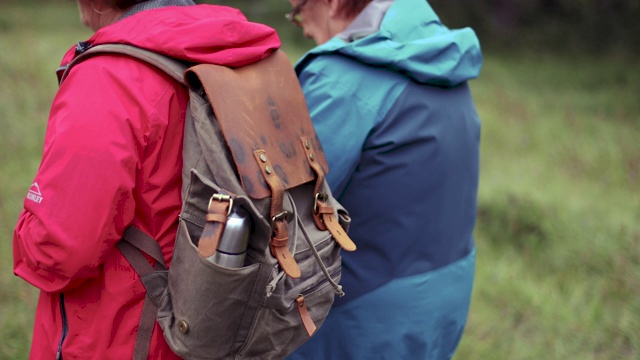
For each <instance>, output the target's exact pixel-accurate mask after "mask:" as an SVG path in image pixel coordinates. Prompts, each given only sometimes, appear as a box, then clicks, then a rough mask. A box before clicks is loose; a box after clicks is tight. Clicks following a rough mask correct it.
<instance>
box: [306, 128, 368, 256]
mask: <svg viewBox="0 0 640 360" xmlns="http://www.w3.org/2000/svg"><path fill="white" fill-rule="evenodd" d="M300 140H301V141H302V148H303V149H304V152H305V153H306V154H307V162H308V163H309V166H310V167H311V169H312V170H313V171H314V172H315V173H316V175H317V179H316V185H315V199H314V201H313V221H314V222H315V223H316V227H317V228H318V229H320V230H323V231H324V230H328V231H329V232H330V233H331V236H333V238H334V239H336V241H337V242H338V244H339V245H340V247H341V248H343V249H344V250H346V251H355V250H356V244H355V243H354V242H353V240H351V238H350V237H349V235H347V233H346V231H344V229H343V228H342V226H340V224H339V223H338V221H337V219H336V216H335V214H334V213H335V210H334V209H333V207H331V206H329V205H328V204H327V200H328V199H329V197H328V195H327V194H325V193H324V192H321V191H320V190H321V188H322V185H323V183H324V172H323V171H322V167H321V166H320V164H318V162H317V161H316V159H315V155H314V154H313V150H312V147H311V142H310V141H309V139H308V138H306V137H302V138H300Z"/></svg>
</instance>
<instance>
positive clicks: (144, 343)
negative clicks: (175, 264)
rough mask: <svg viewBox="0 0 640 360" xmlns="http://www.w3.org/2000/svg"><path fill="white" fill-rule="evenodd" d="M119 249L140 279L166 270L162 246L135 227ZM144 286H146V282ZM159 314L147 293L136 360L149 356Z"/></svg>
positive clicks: (134, 355) (138, 336) (141, 317)
mask: <svg viewBox="0 0 640 360" xmlns="http://www.w3.org/2000/svg"><path fill="white" fill-rule="evenodd" d="M117 247H118V249H119V250H120V252H121V253H122V255H123V256H124V257H125V258H126V259H127V261H129V263H130V264H131V266H132V267H133V269H134V270H135V271H136V272H137V273H138V275H139V276H140V279H143V278H144V277H145V276H147V275H150V274H152V273H154V272H155V271H162V270H166V264H165V261H164V257H163V256H162V251H161V249H160V245H158V243H157V242H156V241H155V240H154V239H153V238H152V237H150V236H149V235H147V234H145V233H144V232H142V231H140V230H138V229H137V228H135V227H133V226H130V227H128V228H127V229H126V230H125V232H124V234H123V236H122V241H119V242H118V244H117ZM143 252H144V253H146V254H147V255H149V256H151V257H152V258H153V259H154V260H155V261H156V265H155V267H153V266H151V264H149V261H147V258H146V257H145V256H144V255H143ZM142 284H143V285H144V284H145V283H144V281H143V282H142ZM145 288H146V285H145ZM157 312H158V306H157V305H156V304H155V302H154V301H153V300H152V299H151V296H150V295H149V291H147V293H146V295H145V298H144V303H143V304H142V314H141V316H140V324H139V327H138V334H137V335H136V344H135V348H134V351H133V359H134V360H146V359H147V357H148V355H149V346H150V345H151V336H152V334H153V327H154V325H155V322H156V314H157Z"/></svg>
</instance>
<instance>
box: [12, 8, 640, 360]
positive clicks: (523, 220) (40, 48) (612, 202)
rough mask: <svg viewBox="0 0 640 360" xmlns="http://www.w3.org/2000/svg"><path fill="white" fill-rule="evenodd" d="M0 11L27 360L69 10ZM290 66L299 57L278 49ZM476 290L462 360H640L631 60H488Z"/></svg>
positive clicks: (481, 82)
mask: <svg viewBox="0 0 640 360" xmlns="http://www.w3.org/2000/svg"><path fill="white" fill-rule="evenodd" d="M25 4H27V2H22V4H21V5H10V4H6V3H4V4H3V5H2V11H0V53H1V54H2V55H1V56H0V84H2V86H0V339H1V340H0V359H11V360H13V359H26V358H27V356H28V348H29V344H30V340H31V339H30V337H31V328H32V325H33V312H34V308H35V304H36V301H37V296H38V294H37V291H35V290H34V289H33V288H32V287H30V286H29V285H28V284H26V283H24V282H23V281H22V280H20V279H18V278H16V277H14V276H13V274H12V264H11V261H12V260H11V259H12V256H11V254H12V251H11V236H12V229H13V226H14V225H15V221H16V219H17V216H18V213H19V211H20V209H21V207H22V201H23V198H24V195H25V194H26V191H27V189H28V187H29V185H30V183H31V180H32V178H33V176H34V174H35V172H36V170H37V167H38V164H39V159H40V153H41V150H42V140H43V137H44V131H45V126H46V118H47V114H48V111H49V105H50V102H51V100H52V98H53V95H54V93H55V90H56V86H57V85H56V81H55V76H54V70H55V69H56V67H57V65H58V61H59V59H60V57H61V56H62V54H63V53H64V51H66V49H67V48H69V47H70V46H71V45H72V44H73V43H75V42H76V41H79V40H83V39H84V38H86V37H87V36H88V35H89V32H88V30H85V29H83V28H82V27H81V26H80V25H78V20H77V14H76V10H75V5H74V2H70V1H66V2H61V3H60V4H58V5H43V6H38V7H28V5H25ZM285 49H286V50H287V52H288V53H289V54H290V56H291V57H292V59H296V58H297V57H298V55H299V54H301V53H302V51H303V49H299V48H296V47H293V46H291V45H287V46H285ZM485 55H486V61H485V66H484V69H483V73H482V75H481V78H480V79H478V80H476V81H474V82H473V83H472V87H473V90H474V94H475V99H476V103H477V107H478V111H479V113H480V115H481V117H482V119H483V140H482V141H483V145H482V162H481V166H482V175H481V184H480V195H479V221H478V226H477V232H476V233H477V242H478V265H477V281H476V285H475V290H474V297H473V302H472V308H471V313H470V319H469V325H468V328H467V331H466V333H465V336H464V337H463V340H462V343H461V346H460V348H459V351H458V353H457V355H456V359H457V360H462V359H491V360H493V359H581V360H582V359H603V360H604V359H607V360H608V359H634V358H640V300H638V299H639V298H640V251H639V249H640V100H639V96H640V66H639V65H638V59H632V58H625V57H622V56H607V55H601V56H599V57H598V58H594V57H578V56H576V57H569V56H563V57H558V56H551V55H544V54H528V55H527V54H519V55H511V56H505V55H498V54H491V53H489V54H485Z"/></svg>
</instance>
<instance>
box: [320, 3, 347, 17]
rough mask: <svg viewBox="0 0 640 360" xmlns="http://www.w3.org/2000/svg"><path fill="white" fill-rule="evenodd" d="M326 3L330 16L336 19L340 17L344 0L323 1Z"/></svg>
mask: <svg viewBox="0 0 640 360" xmlns="http://www.w3.org/2000/svg"><path fill="white" fill-rule="evenodd" d="M323 1H326V2H327V4H328V5H329V10H330V11H329V14H330V15H331V17H333V18H335V17H337V16H339V15H340V12H339V10H340V5H342V0H323Z"/></svg>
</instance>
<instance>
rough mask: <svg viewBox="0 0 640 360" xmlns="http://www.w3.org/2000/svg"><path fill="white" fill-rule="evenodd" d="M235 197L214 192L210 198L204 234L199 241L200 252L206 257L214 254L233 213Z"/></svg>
mask: <svg viewBox="0 0 640 360" xmlns="http://www.w3.org/2000/svg"><path fill="white" fill-rule="evenodd" d="M232 206H233V198H232V197H231V196H230V195H224V194H214V195H213V196H212V197H211V199H209V206H208V208H207V216H206V217H205V220H206V222H205V225H204V229H203V230H202V235H201V236H200V240H199V241H198V252H199V253H200V255H202V256H203V257H205V258H208V257H210V256H213V254H214V253H215V252H216V250H218V243H219V242H220V238H221V237H222V232H223V231H224V225H225V224H226V223H227V218H228V216H229V214H230V213H231V208H232Z"/></svg>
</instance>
